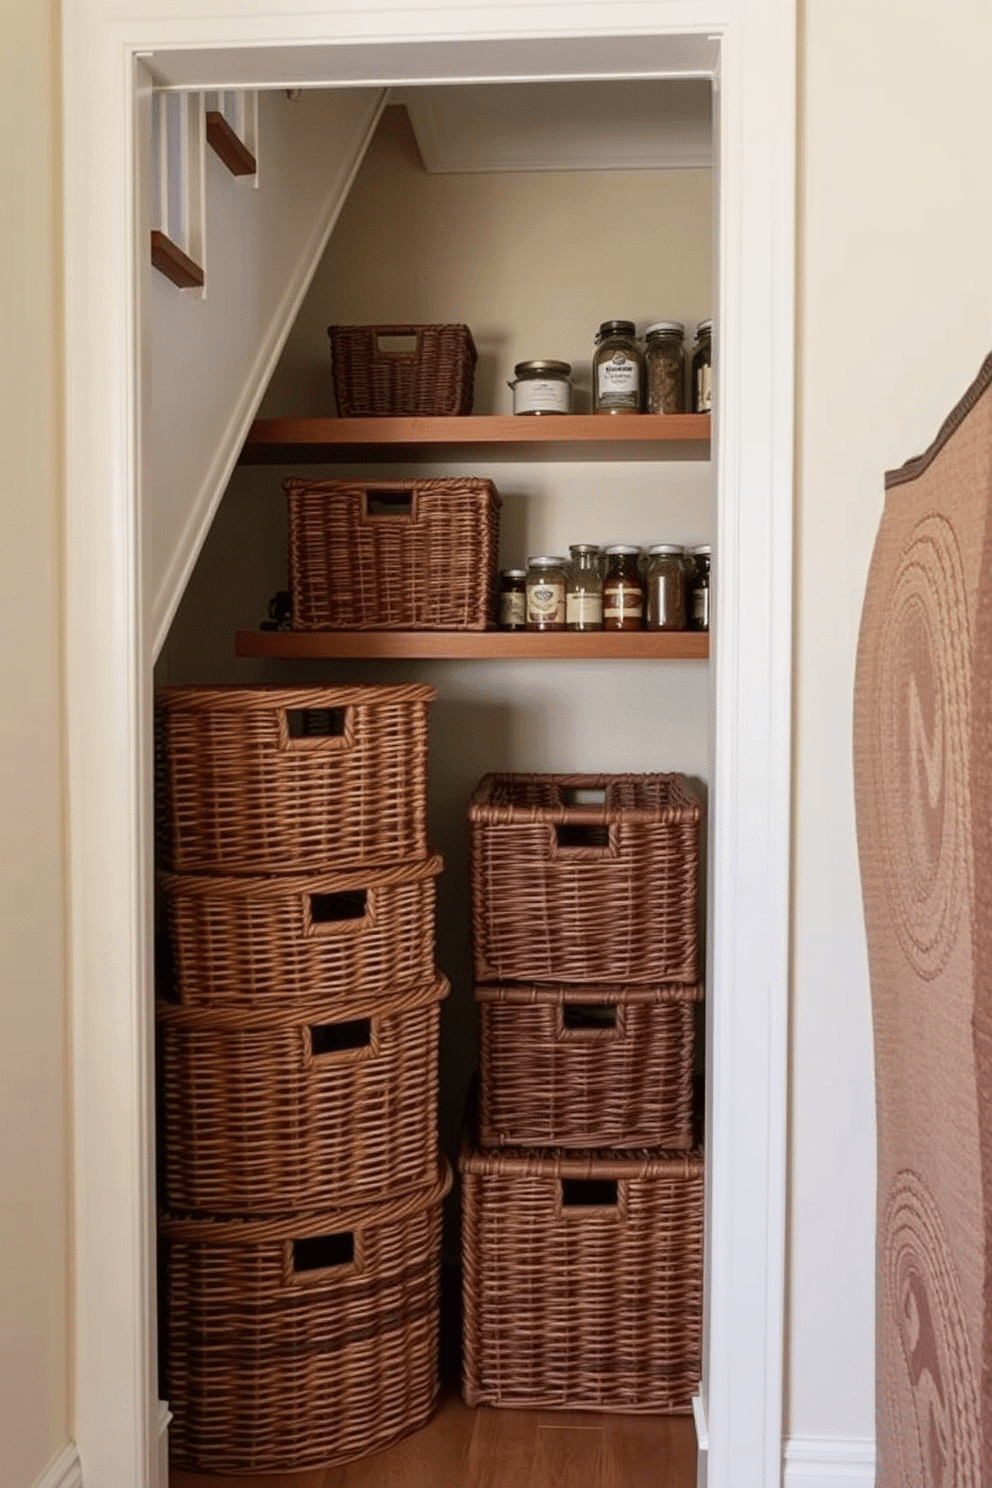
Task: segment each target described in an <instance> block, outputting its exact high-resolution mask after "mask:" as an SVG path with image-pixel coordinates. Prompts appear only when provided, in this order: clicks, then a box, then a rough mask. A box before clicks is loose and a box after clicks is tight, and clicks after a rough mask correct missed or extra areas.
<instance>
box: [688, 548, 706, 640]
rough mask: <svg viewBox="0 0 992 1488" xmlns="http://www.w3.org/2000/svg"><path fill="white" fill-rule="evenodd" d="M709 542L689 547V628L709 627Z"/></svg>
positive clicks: (700, 628) (703, 628) (701, 628)
mask: <svg viewBox="0 0 992 1488" xmlns="http://www.w3.org/2000/svg"><path fill="white" fill-rule="evenodd" d="M710 553H711V549H710V544H709V543H698V544H697V545H696V547H694V548H690V549H689V554H690V556H691V558H692V574H691V579H690V587H691V593H690V600H689V629H690V630H709V628H710Z"/></svg>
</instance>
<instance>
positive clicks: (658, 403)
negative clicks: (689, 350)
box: [644, 320, 685, 413]
mask: <svg viewBox="0 0 992 1488" xmlns="http://www.w3.org/2000/svg"><path fill="white" fill-rule="evenodd" d="M684 337H685V326H684V325H683V324H682V322H681V321H678V320H657V321H655V323H654V325H649V326H648V328H647V330H646V331H645V332H644V406H645V409H646V411H647V412H648V413H685V343H684Z"/></svg>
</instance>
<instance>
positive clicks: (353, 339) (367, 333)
mask: <svg viewBox="0 0 992 1488" xmlns="http://www.w3.org/2000/svg"><path fill="white" fill-rule="evenodd" d="M327 334H328V336H330V338H331V371H332V375H333V378H334V401H335V403H336V404H337V410H338V414H339V416H340V417H341V418H377V417H382V416H387V417H388V416H390V415H392V416H395V417H401V416H409V417H414V416H416V415H421V416H426V417H443V416H445V415H453V414H467V413H471V412H472V398H473V383H474V380H475V363H476V360H477V353H476V350H475V343H474V342H473V340H472V332H471V331H470V330H469V328H468V326H466V325H383V326H376V325H365V326H340V325H332V326H328V327H327ZM391 336H402V337H404V338H409V337H411V336H415V337H416V347H415V348H414V350H412V351H391V350H389V349H388V348H387V347H384V346H383V345H382V344H381V342H382V338H383V337H391Z"/></svg>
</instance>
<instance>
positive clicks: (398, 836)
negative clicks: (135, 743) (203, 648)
mask: <svg viewBox="0 0 992 1488" xmlns="http://www.w3.org/2000/svg"><path fill="white" fill-rule="evenodd" d="M434 696H435V693H434V689H433V688H432V687H426V686H421V685H415V684H412V683H411V684H408V685H406V686H401V687H298V688H292V687H165V688H162V689H160V690H159V691H158V692H157V694H156V708H157V749H158V771H157V777H158V778H157V791H158V801H157V822H158V828H157V831H158V843H157V845H158V854H159V866H160V867H162V868H165V869H171V870H172V871H173V872H177V873H217V874H252V875H259V874H263V873H294V874H298V873H313V872H318V873H328V872H332V871H337V870H340V869H346V868H353V867H362V868H369V867H373V866H377V865H387V866H388V865H391V864H394V863H396V862H398V861H400V860H402V859H407V860H410V859H418V858H424V857H426V856H427V826H426V815H427V800H426V797H427V704H428V703H429V702H430V701H431V699H432V698H433V697H434ZM299 730H302V734H300V736H299V737H297V736H296V735H297V732H298V731H299ZM322 730H323V731H324V732H322Z"/></svg>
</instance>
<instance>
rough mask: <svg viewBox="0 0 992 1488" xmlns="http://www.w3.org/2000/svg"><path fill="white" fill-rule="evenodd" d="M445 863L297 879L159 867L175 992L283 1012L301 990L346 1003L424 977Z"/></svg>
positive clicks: (429, 966) (182, 997) (429, 969)
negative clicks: (437, 881)
mask: <svg viewBox="0 0 992 1488" xmlns="http://www.w3.org/2000/svg"><path fill="white" fill-rule="evenodd" d="M441 868H442V862H441V859H440V858H439V857H437V856H436V855H435V856H434V857H430V858H423V859H422V860H421V861H420V862H415V863H397V864H396V866H395V867H393V868H367V869H360V868H356V869H353V870H352V871H350V872H348V873H311V874H306V875H297V876H295V877H293V876H288V877H284V876H282V875H280V876H278V877H272V876H269V877H267V878H219V877H212V876H209V875H195V874H187V873H160V874H159V875H158V879H157V884H158V890H159V895H160V904H161V906H162V911H163V921H164V926H165V928H166V929H167V931H168V934H169V940H170V944H171V951H172V962H171V978H172V988H171V991H172V995H173V996H174V997H175V998H176V999H177V1000H178V1001H179V1002H182V1003H188V1004H204V1005H205V1004H209V1005H223V1006H224V1007H230V1008H251V1007H257V1006H258V1005H259V1004H261V1005H267V1006H269V1007H270V1008H273V1009H275V1011H276V1013H277V1015H278V1012H279V1011H280V1010H281V1009H284V1008H285V1007H286V1006H287V1004H291V1003H293V1002H294V1001H300V1000H301V999H310V1000H311V1001H313V1000H314V999H316V998H318V997H321V998H323V1000H324V1001H325V1002H326V1003H327V1004H329V1005H333V1006H334V1007H335V1008H337V1009H338V1010H339V1011H343V1010H344V1009H346V1008H347V1007H348V1005H349V1003H350V1002H353V1001H354V1000H355V999H356V998H357V999H358V1000H359V1001H365V1002H367V1001H368V1000H369V998H371V997H373V996H375V995H377V994H379V993H386V992H387V991H391V990H395V989H396V988H402V987H409V986H415V985H418V984H420V985H422V984H423V983H425V982H427V981H429V980H430V978H431V976H432V975H433V967H434V901H435V887H434V880H435V878H436V877H437V875H438V874H439V873H440V872H441ZM162 991H163V992H164V993H165V995H167V996H168V995H169V989H166V988H163V989H162Z"/></svg>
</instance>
